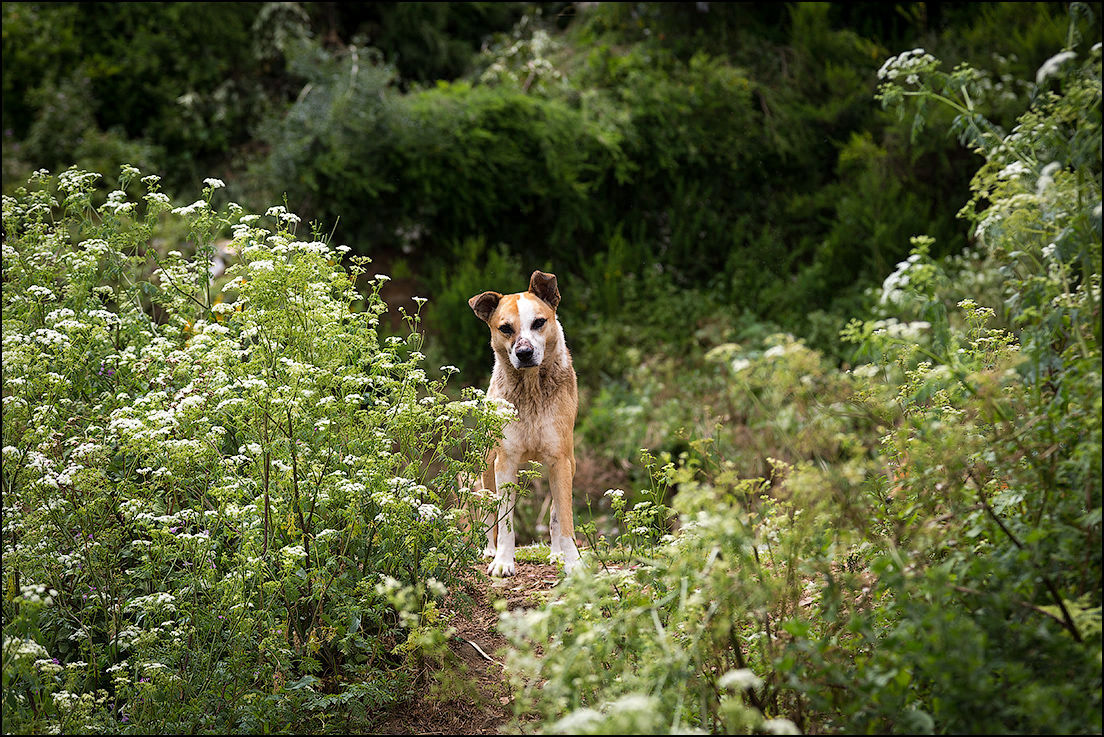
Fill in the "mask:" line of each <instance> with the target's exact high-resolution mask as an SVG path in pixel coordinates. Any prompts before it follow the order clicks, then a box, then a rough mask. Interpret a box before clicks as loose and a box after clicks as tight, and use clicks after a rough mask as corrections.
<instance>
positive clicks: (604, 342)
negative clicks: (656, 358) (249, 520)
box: [3, 3, 1099, 385]
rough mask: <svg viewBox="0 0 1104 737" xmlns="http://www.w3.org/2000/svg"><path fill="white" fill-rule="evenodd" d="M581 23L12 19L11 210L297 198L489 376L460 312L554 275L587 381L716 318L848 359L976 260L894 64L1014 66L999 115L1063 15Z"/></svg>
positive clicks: (557, 19)
mask: <svg viewBox="0 0 1104 737" xmlns="http://www.w3.org/2000/svg"><path fill="white" fill-rule="evenodd" d="M585 5H586V4H583V5H581V6H576V5H574V4H571V3H534V4H524V3H431V4H417V3H373V4H347V3H311V4H302V5H299V4H294V3H292V4H280V3H272V4H266V3H166V4H156V3H122V4H114V3H110V4H100V3H6V4H5V5H4V23H3V44H4V46H3V48H4V52H3V53H4V56H3V58H4V65H3V80H4V87H3V92H4V95H3V128H4V140H3V152H4V156H3V162H4V163H3V166H4V170H3V171H4V179H3V181H4V191H5V192H10V191H11V189H12V188H13V187H15V186H18V185H19V184H21V183H22V182H23V181H25V178H26V176H25V175H27V174H29V173H30V171H32V170H34V169H38V168H41V167H45V168H48V169H51V170H57V169H59V168H64V167H65V166H68V165H70V164H74V163H75V164H78V165H81V166H82V167H84V168H86V169H89V170H93V171H102V172H113V171H117V169H118V165H119V164H122V163H132V164H134V165H136V166H138V167H139V168H140V169H142V170H143V171H158V172H163V177H164V186H165V191H167V192H168V193H169V194H170V195H173V196H174V199H176V200H179V201H182V202H183V201H190V200H191V199H193V198H194V196H195V195H196V194H198V191H199V189H200V186H201V185H200V182H201V181H202V179H203V178H204V177H207V176H220V177H221V178H223V179H224V180H225V181H227V182H229V183H231V190H232V198H233V199H235V200H237V201H244V202H246V203H247V204H253V203H258V206H260V205H261V204H264V203H266V202H270V201H273V200H276V201H278V200H280V199H281V197H282V196H283V195H284V194H285V193H286V197H287V201H288V203H289V205H290V206H291V208H292V209H293V210H294V211H296V212H298V213H300V214H301V215H303V216H304V217H306V218H308V219H310V220H315V221H317V222H319V223H320V224H321V227H322V229H323V231H325V232H327V233H332V237H333V239H334V241H335V242H340V243H347V244H349V245H350V246H352V247H353V249H354V250H355V251H356V252H358V253H362V254H366V255H369V256H372V257H373V258H374V259H376V260H377V262H382V263H384V264H386V265H388V266H391V268H392V270H393V271H395V272H396V274H398V275H411V276H413V277H414V278H415V279H416V280H417V282H418V289H419V290H420V293H423V294H426V295H427V296H431V297H432V298H433V303H432V305H431V312H430V313H429V315H428V316H427V317H428V319H427V323H426V325H427V328H428V329H429V331H430V332H431V333H432V334H433V335H434V336H435V338H436V341H435V343H436V345H437V346H439V348H440V351H441V354H442V358H445V359H447V362H449V363H453V364H456V365H458V366H460V367H461V368H462V369H464V372H465V373H464V375H465V376H466V377H468V380H469V381H471V382H472V383H475V384H478V383H479V382H480V379H481V377H482V375H484V374H485V373H486V372H487V371H488V368H489V367H488V363H489V361H488V359H487V355H486V351H484V350H481V349H480V347H479V346H481V345H482V344H483V343H485V338H484V337H483V336H482V334H481V329H482V326H481V325H479V324H473V323H472V321H470V320H469V319H468V317H469V316H468V315H467V314H466V310H465V309H463V300H466V298H467V297H468V296H471V294H474V293H477V292H478V291H481V290H483V289H487V288H497V289H500V290H512V289H515V288H520V286H517V285H522V284H524V278H525V274H527V273H528V271H529V270H531V269H532V268H536V267H538V266H542V267H546V268H549V269H551V270H553V271H555V272H556V273H558V274H560V275H561V281H562V283H563V284H564V285H565V296H566V297H568V298H567V299H565V302H564V307H565V313H566V316H565V322H566V324H568V325H570V326H571V331H570V332H569V335H571V336H572V337H573V338H574V340H575V341H577V343H578V344H579V345H586V346H587V348H586V350H585V351H581V352H580V357H579V359H580V360H579V363H580V368H581V370H582V372H583V373H584V377H583V378H584V382H585V383H587V384H588V385H595V383H596V382H597V381H598V380H599V379H600V378H601V377H610V378H613V379H614V380H616V379H617V377H619V376H620V375H622V374H623V373H624V372H625V371H626V370H628V369H629V368H630V366H631V363H632V362H633V361H635V360H636V359H635V358H634V357H633V356H634V354H632V353H631V352H627V351H626V350H625V349H626V348H628V347H636V348H639V349H644V350H647V349H651V350H656V349H658V344H659V343H662V344H665V345H667V346H669V347H676V346H679V345H687V344H692V343H694V342H696V340H697V338H696V335H695V333H696V331H697V328H698V327H699V326H700V325H701V324H702V321H703V320H707V319H708V316H709V315H711V314H714V313H716V312H717V311H726V312H731V313H733V314H736V315H740V316H746V320H747V322H748V323H749V324H756V325H763V324H768V325H772V326H776V327H778V328H782V329H785V330H788V331H792V332H794V333H796V334H798V335H801V336H802V337H804V338H806V339H808V340H810V341H811V342H812V343H813V344H814V345H817V346H818V347H823V348H825V349H827V350H829V351H830V352H833V353H837V354H838V349H836V348H835V346H836V343H837V336H838V332H839V329H840V328H841V327H842V325H843V323H844V322H845V318H846V317H848V316H851V315H853V314H855V313H857V312H861V311H862V309H863V303H864V302H863V300H864V298H863V291H864V289H865V288H866V287H868V286H870V285H871V284H876V283H878V282H880V281H881V280H882V279H883V278H885V276H886V275H887V274H888V273H889V272H890V271H892V268H893V265H894V264H895V263H896V262H897V261H899V260H900V259H901V258H902V257H903V256H904V255H906V254H907V252H908V248H909V246H908V242H909V241H908V239H909V237H911V236H913V235H917V234H920V233H924V234H928V235H931V236H933V237H934V238H935V239H936V246H935V249H936V254H937V255H938V254H946V253H955V252H958V251H960V250H961V249H962V248H963V247H965V246H966V245H967V244H966V239H965V236H964V232H963V228H962V227H961V225H960V224H959V223H957V222H956V221H955V217H954V216H955V213H956V212H957V210H958V208H959V207H960V206H961V204H962V203H963V202H964V201H965V200H966V199H967V184H968V181H969V176H970V171H971V161H970V159H971V154H970V153H968V152H967V151H964V150H963V149H962V148H961V147H960V146H959V145H958V144H957V142H956V141H955V140H954V139H953V138H952V137H949V136H941V135H929V136H925V137H923V138H919V139H913V138H912V137H911V136H910V130H909V127H910V126H909V123H908V122H901V121H899V120H898V119H897V118H896V116H894V115H892V114H889V113H885V112H882V111H880V110H879V107H878V104H877V102H876V101H875V100H874V99H873V95H872V92H873V89H874V87H875V82H876V80H875V77H874V71H875V70H876V69H877V67H878V66H879V65H880V63H881V60H883V59H884V58H885V57H886V56H888V55H890V54H891V53H895V52H896V51H897V50H900V49H905V48H911V47H912V46H923V47H924V48H927V49H929V50H930V51H932V52H933V53H935V54H937V55H938V56H941V57H946V58H954V59H961V60H963V61H967V62H972V63H974V64H975V65H983V66H985V67H986V68H988V69H991V70H993V72H994V83H995V84H997V85H998V86H1001V85H1003V86H1004V87H1006V89H1003V90H1001V94H999V95H995V96H994V97H995V99H996V100H997V102H998V106H999V105H1000V104H1001V103H1002V102H1003V104H1004V105H1006V106H1007V107H1006V109H1005V110H1003V111H1002V110H1001V109H997V110H995V111H991V117H992V118H993V119H994V120H996V121H997V122H1005V123H1006V122H1008V120H1007V118H1008V116H1009V115H1011V113H1012V111H1014V110H1015V109H1016V100H1017V99H1020V98H1022V97H1023V94H1024V89H1023V88H1022V87H1018V86H1017V85H1021V84H1022V83H1021V82H1020V80H1028V79H1030V78H1031V75H1032V74H1033V72H1034V70H1035V69H1037V68H1038V66H1039V64H1041V63H1042V62H1043V61H1044V60H1045V59H1046V58H1047V57H1048V55H1049V54H1050V53H1051V51H1052V49H1054V48H1058V47H1059V46H1060V45H1061V43H1062V40H1063V39H1064V34H1065V32H1066V22H1067V21H1066V16H1065V13H1064V9H1063V7H1062V6H1059V5H1054V4H1049V5H1048V4H1033V3H998V4H971V3H928V4H925V3H916V4H912V3H888V4H886V3H867V4H864V3H840V4H835V5H820V4H810V3H804V4H793V5H784V4H766V5H757V4H743V3H713V4H709V3H704V4H703V3H696V4H695V3H677V4H676V3H671V4H663V3H659V4H644V3H641V4H632V3H628V4H608V5H604V4H603V5H599V6H598V7H589V8H588V7H585ZM519 21H520V22H519ZM1097 33H1099V32H1098V31H1097ZM689 294H692V295H693V297H692V298H688V297H687V295H689ZM669 300H670V301H671V302H672V304H668V301H669ZM595 340H597V341H599V344H598V346H597V347H595V344H594V341H595Z"/></svg>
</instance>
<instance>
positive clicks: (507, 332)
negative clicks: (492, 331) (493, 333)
mask: <svg viewBox="0 0 1104 737" xmlns="http://www.w3.org/2000/svg"><path fill="white" fill-rule="evenodd" d="M498 331H499V332H500V333H502V334H503V335H513V334H514V329H513V328H512V327H510V326H509V325H500V326H499V327H498Z"/></svg>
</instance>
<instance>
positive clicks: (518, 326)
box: [468, 271, 560, 370]
mask: <svg viewBox="0 0 1104 737" xmlns="http://www.w3.org/2000/svg"><path fill="white" fill-rule="evenodd" d="M559 301H560V293H559V290H558V289H557V288H556V277H555V275H553V274H545V273H543V272H540V271H537V272H534V273H533V277H532V279H531V280H530V282H529V291H527V292H519V293H518V294H507V295H505V296H504V295H501V294H499V293H498V292H484V293H483V294H480V295H477V296H475V297H472V298H471V299H470V300H469V301H468V304H469V305H471V308H472V309H473V310H474V311H475V314H476V315H478V316H479V317H480V319H482V320H483V321H485V322H486V323H487V325H488V326H490V328H491V346H492V347H493V348H494V351H495V353H496V354H497V355H498V356H499V357H500V358H502V359H505V360H507V361H509V362H510V365H511V366H513V367H514V368H515V369H518V370H524V369H529V368H537V367H538V366H540V365H541V363H542V362H543V361H544V359H545V358H546V357H547V356H548V355H549V354H551V353H552V352H554V351H555V348H556V345H557V343H558V341H559V339H560V338H559V335H560V331H559V323H558V322H557V321H556V305H558V304H559Z"/></svg>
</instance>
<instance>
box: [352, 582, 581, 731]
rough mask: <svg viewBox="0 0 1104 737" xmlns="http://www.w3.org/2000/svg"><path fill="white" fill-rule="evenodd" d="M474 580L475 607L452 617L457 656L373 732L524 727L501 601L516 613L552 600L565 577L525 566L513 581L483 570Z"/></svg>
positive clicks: (453, 610)
mask: <svg viewBox="0 0 1104 737" xmlns="http://www.w3.org/2000/svg"><path fill="white" fill-rule="evenodd" d="M468 575H469V576H470V578H469V580H470V581H471V582H472V584H473V585H474V587H475V596H474V598H475V604H474V606H470V607H461V606H459V605H457V606H454V607H451V608H450V610H449V612H448V614H449V615H450V623H451V625H452V627H453V628H454V629H455V630H456V636H455V637H453V638H452V640H451V641H450V642H449V650H450V653H451V656H449V657H447V658H446V659H445V660H446V662H445V663H444V664H443V665H442V666H441V667H439V668H438V669H437V670H435V671H434V672H432V673H430V674H427V678H426V682H427V684H428V685H427V687H426V688H420V689H418V695H416V696H415V697H414V698H412V699H411V700H410V701H408V702H406V703H403V704H400V705H398V706H396V707H394V708H392V709H390V710H389V711H388V712H387V713H386V714H384V715H382V716H381V717H380V718H379V719H378V720H377V721H376V723H375V724H374V725H373V732H375V733H377V734H499V733H500V732H501V731H503V729H506V730H509V731H515V730H516V729H517V728H518V722H517V721H515V717H514V712H513V708H512V703H511V701H512V699H511V693H510V688H509V685H508V678H507V676H506V674H505V673H504V672H503V663H502V661H503V656H504V653H505V652H506V650H507V648H508V647H509V645H508V643H507V641H506V638H504V637H503V636H502V635H501V634H499V632H498V617H499V615H498V611H497V610H496V608H495V602H496V601H504V602H505V605H506V609H507V610H511V611H512V610H515V609H520V608H532V607H534V606H536V605H537V604H539V603H541V602H542V601H543V600H544V599H546V598H547V596H548V592H550V591H551V590H552V588H553V587H554V586H555V585H556V583H557V582H558V581H559V577H560V574H559V571H558V569H557V567H556V566H554V565H548V564H542V563H522V562H520V561H519V562H518V564H517V574H516V575H514V576H512V577H510V578H501V579H493V578H490V577H488V576H486V575H485V574H484V573H483V572H482V571H470V572H469V574H468ZM471 643H475V645H478V647H479V649H480V650H482V651H483V653H482V654H481V653H480V652H479V650H477V649H476V648H475V647H473V645H472V644H471ZM485 656H486V657H485ZM488 657H489V658H490V660H488ZM511 725H513V727H512V728H511Z"/></svg>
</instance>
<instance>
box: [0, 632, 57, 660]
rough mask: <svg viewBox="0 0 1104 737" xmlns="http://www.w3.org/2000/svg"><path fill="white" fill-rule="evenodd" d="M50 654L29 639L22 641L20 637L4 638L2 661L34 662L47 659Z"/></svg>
mask: <svg viewBox="0 0 1104 737" xmlns="http://www.w3.org/2000/svg"><path fill="white" fill-rule="evenodd" d="M49 657H50V653H48V652H46V648H44V647H42V645H39V644H38V643H37V642H35V641H34V640H31V639H23V638H22V637H7V636H5V637H4V660H5V661H7V660H9V659H11V660H15V661H20V660H30V661H35V660H39V659H40V658H49Z"/></svg>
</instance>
